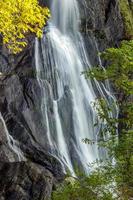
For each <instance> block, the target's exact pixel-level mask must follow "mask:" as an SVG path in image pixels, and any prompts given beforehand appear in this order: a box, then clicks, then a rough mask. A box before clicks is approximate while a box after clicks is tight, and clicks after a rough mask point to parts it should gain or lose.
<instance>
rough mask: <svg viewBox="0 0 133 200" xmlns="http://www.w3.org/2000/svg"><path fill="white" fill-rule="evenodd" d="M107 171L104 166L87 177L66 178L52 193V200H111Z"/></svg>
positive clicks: (109, 178)
mask: <svg viewBox="0 0 133 200" xmlns="http://www.w3.org/2000/svg"><path fill="white" fill-rule="evenodd" d="M107 171H108V173H109V174H110V172H111V171H110V172H109V167H108V169H107V168H106V167H105V166H104V167H102V168H97V169H95V170H94V171H93V172H92V173H90V175H89V176H86V175H85V174H82V175H80V177H78V178H71V177H69V178H67V179H66V180H65V182H64V183H63V184H62V185H60V186H59V187H58V188H57V190H56V191H55V192H53V196H52V200H62V199H63V200H113V199H114V197H113V194H112V191H109V184H108V183H109V182H110V180H111V178H112V176H110V177H109V176H106V173H107Z"/></svg>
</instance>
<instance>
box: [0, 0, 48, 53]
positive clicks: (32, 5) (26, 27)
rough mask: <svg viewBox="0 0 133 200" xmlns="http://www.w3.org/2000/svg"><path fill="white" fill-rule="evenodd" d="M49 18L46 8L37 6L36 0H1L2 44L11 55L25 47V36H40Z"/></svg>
mask: <svg viewBox="0 0 133 200" xmlns="http://www.w3.org/2000/svg"><path fill="white" fill-rule="evenodd" d="M49 16H50V13H49V10H48V8H42V7H41V6H39V4H38V1H37V0H15V1H14V0H10V1H9V0H1V1H0V34H1V36H2V39H3V43H4V44H5V45H6V46H7V48H9V49H10V50H11V52H13V53H18V52H20V51H21V50H22V49H23V47H25V46H26V45H27V36H28V34H29V33H33V34H35V35H36V36H38V37H41V36H42V32H43V30H42V29H43V27H44V25H45V24H46V21H47V19H48V17H49Z"/></svg>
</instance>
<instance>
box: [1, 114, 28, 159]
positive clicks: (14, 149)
mask: <svg viewBox="0 0 133 200" xmlns="http://www.w3.org/2000/svg"><path fill="white" fill-rule="evenodd" d="M0 123H1V126H2V127H3V129H2V130H3V131H4V132H5V136H6V141H7V144H8V148H9V149H10V151H11V152H13V153H14V156H13V157H11V158H10V156H9V161H10V162H15V161H22V160H23V161H24V160H25V158H24V156H23V154H22V152H21V150H20V148H19V147H18V146H17V143H16V141H15V140H14V139H13V137H12V136H11V135H10V134H9V132H8V129H7V127H6V124H5V121H4V119H3V117H2V115H1V113H0ZM1 135H2V133H1ZM7 155H8V154H7Z"/></svg>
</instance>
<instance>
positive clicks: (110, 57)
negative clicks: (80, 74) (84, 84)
mask: <svg viewBox="0 0 133 200" xmlns="http://www.w3.org/2000/svg"><path fill="white" fill-rule="evenodd" d="M101 56H102V57H103V58H104V59H105V60H106V61H108V62H109V64H108V68H107V70H106V71H105V70H104V69H103V68H101V67H100V66H97V67H94V68H93V69H90V70H88V71H87V72H85V75H86V77H89V78H92V79H93V78H96V79H97V80H98V81H104V80H106V79H108V78H109V79H110V80H111V81H112V82H113V83H114V86H115V88H116V89H117V91H118V93H119V92H121V91H122V93H123V94H125V95H131V94H133V79H132V76H133V40H131V41H123V42H122V43H121V46H120V48H110V49H107V50H106V51H105V52H103V53H102V54H101Z"/></svg>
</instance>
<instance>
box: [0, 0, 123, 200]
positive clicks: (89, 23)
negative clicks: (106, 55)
mask: <svg viewBox="0 0 133 200" xmlns="http://www.w3.org/2000/svg"><path fill="white" fill-rule="evenodd" d="M83 2H84V1H82V0H79V5H80V10H81V18H82V20H81V31H82V33H83V35H84V39H85V41H86V48H87V50H88V54H89V55H91V56H90V58H91V63H92V64H96V63H97V56H96V54H97V51H98V49H99V50H103V49H105V48H106V47H108V46H112V45H117V44H118V43H119V41H120V40H121V39H122V37H123V23H122V18H121V15H120V13H119V9H118V2H117V0H113V1H112V0H87V1H86V3H85V2H84V3H83ZM41 3H43V1H41ZM94 41H96V42H97V44H98V46H97V48H98V49H96V47H95V46H94ZM0 72H2V74H1V75H0V112H1V116H0V200H45V199H48V198H49V197H50V194H51V191H52V187H53V185H54V184H55V183H56V182H57V181H61V180H62V179H63V177H64V174H63V171H62V167H61V164H60V162H59V161H58V160H57V159H56V158H55V157H54V156H53V155H51V154H49V153H48V148H49V146H48V144H47V142H46V141H47V140H45V135H46V131H47V130H46V126H45V123H43V121H42V119H43V117H42V114H41V112H39V110H41V109H40V107H41V95H42V94H41V90H40V87H39V85H38V81H37V79H36V74H35V60H34V38H33V37H32V36H31V37H29V45H28V47H27V48H25V49H24V51H23V52H22V53H20V54H19V55H17V56H13V55H11V54H9V53H8V52H7V51H6V49H4V48H3V47H1V49H0ZM66 93H67V89H66ZM66 95H69V94H66ZM65 109H67V108H64V110H65ZM64 112H65V111H64ZM50 115H51V118H52V117H53V116H52V111H51V113H50ZM53 131H54V130H53Z"/></svg>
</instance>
